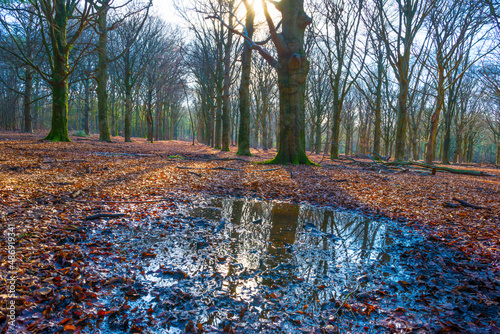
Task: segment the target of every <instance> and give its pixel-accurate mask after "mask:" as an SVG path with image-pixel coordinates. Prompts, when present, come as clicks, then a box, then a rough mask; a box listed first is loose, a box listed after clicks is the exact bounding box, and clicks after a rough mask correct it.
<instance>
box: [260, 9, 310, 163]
mask: <svg viewBox="0 0 500 334" xmlns="http://www.w3.org/2000/svg"><path fill="white" fill-rule="evenodd" d="M263 4H264V6H265V10H266V19H267V21H268V24H269V26H270V29H271V36H272V39H273V43H274V45H275V46H276V50H277V53H278V63H277V70H278V89H279V97H280V115H279V138H278V153H277V154H276V157H275V158H274V159H272V160H270V161H268V163H276V164H289V163H292V164H308V165H309V164H312V162H311V161H310V160H309V158H308V157H307V155H306V149H305V147H306V145H305V91H306V89H305V88H306V78H307V74H308V72H309V60H308V59H307V56H306V54H305V52H304V32H305V29H306V28H307V26H308V25H309V24H311V22H312V19H311V18H310V17H309V16H307V15H306V13H305V12H304V1H303V0H282V1H280V2H277V3H274V4H275V6H276V8H277V9H278V10H279V11H280V12H281V14H282V32H281V33H279V34H278V33H277V32H276V29H275V27H274V24H272V23H270V22H271V17H270V15H269V12H268V11H267V5H266V4H265V2H263Z"/></svg>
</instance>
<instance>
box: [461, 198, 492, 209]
mask: <svg viewBox="0 0 500 334" xmlns="http://www.w3.org/2000/svg"><path fill="white" fill-rule="evenodd" d="M453 200H454V201H456V202H458V203H460V204H462V205H463V206H464V207H466V208H473V209H478V210H491V208H487V207H485V206H479V205H475V204H470V203H468V202H466V201H464V200H461V199H458V198H456V197H453Z"/></svg>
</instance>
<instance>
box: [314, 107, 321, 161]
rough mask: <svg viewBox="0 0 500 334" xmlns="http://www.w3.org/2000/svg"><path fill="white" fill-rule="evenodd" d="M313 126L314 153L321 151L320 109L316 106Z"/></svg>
mask: <svg viewBox="0 0 500 334" xmlns="http://www.w3.org/2000/svg"><path fill="white" fill-rule="evenodd" d="M314 127H315V137H316V139H315V144H314V151H315V152H316V154H320V153H321V109H320V108H316V122H315V124H314Z"/></svg>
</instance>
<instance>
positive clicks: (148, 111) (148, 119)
mask: <svg viewBox="0 0 500 334" xmlns="http://www.w3.org/2000/svg"><path fill="white" fill-rule="evenodd" d="M147 103H148V105H147V107H146V127H147V136H148V141H149V142H150V143H153V135H154V134H153V90H152V88H150V89H149V91H148V102H147Z"/></svg>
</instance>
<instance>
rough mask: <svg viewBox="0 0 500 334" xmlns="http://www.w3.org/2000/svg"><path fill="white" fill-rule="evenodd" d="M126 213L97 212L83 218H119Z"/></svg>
mask: <svg viewBox="0 0 500 334" xmlns="http://www.w3.org/2000/svg"><path fill="white" fill-rule="evenodd" d="M126 216H127V215H126V214H124V213H98V214H95V215H92V216H87V217H85V219H84V220H96V219H99V218H120V217H126Z"/></svg>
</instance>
